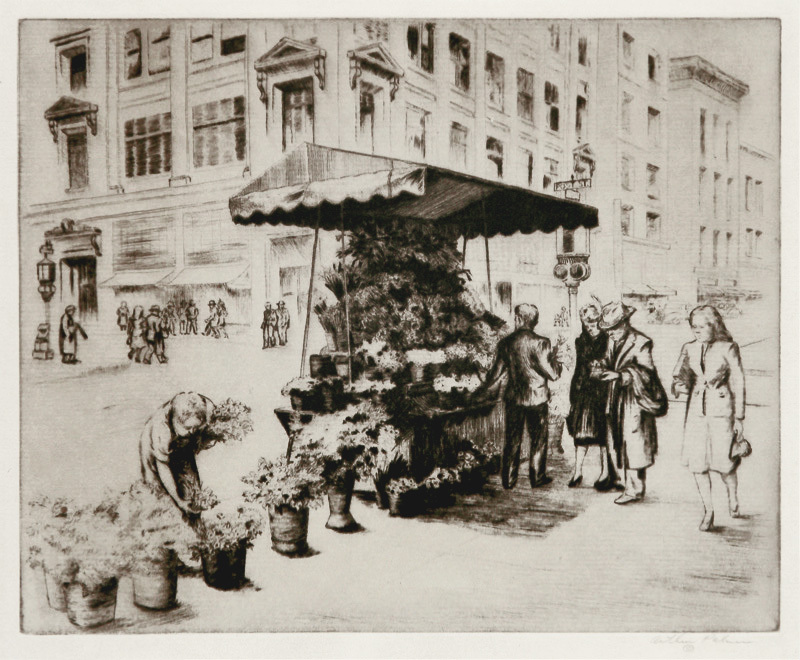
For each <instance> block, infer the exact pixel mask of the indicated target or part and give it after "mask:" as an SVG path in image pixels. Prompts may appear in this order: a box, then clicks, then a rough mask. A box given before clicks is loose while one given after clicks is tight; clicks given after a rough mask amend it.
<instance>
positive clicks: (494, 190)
mask: <svg viewBox="0 0 800 660" xmlns="http://www.w3.org/2000/svg"><path fill="white" fill-rule="evenodd" d="M229 207H230V211H231V217H232V218H233V221H234V222H236V223H238V224H264V223H269V224H271V225H279V224H284V225H295V226H302V227H315V226H317V222H319V227H320V228H321V229H329V230H330V229H340V228H341V222H342V214H343V213H344V215H346V218H347V225H348V227H353V224H354V223H358V222H364V221H370V222H371V221H372V220H374V219H375V218H381V217H395V218H407V219H409V220H430V221H435V222H438V223H453V224H454V225H456V226H457V227H458V229H459V233H460V234H462V235H465V236H466V237H467V238H475V237H477V236H484V235H485V236H488V237H491V236H495V235H497V234H503V235H506V236H509V235H511V234H514V233H516V232H518V231H519V232H522V233H525V234H530V233H531V232H534V231H543V232H552V231H554V230H555V229H556V228H558V227H564V228H566V229H575V228H577V227H588V228H591V227H596V226H597V224H598V221H597V209H595V208H593V207H591V206H586V205H584V204H579V203H576V202H570V201H566V200H563V199H559V198H556V197H551V196H550V195H544V194H542V193H536V192H533V191H531V190H527V189H525V188H518V187H516V186H509V185H506V184H503V183H501V182H498V181H489V180H488V179H481V178H478V177H474V176H469V175H466V174H460V173H458V172H453V171H450V170H445V169H442V168H439V167H433V166H430V165H424V164H420V163H411V162H407V161H403V160H396V159H391V158H384V157H381V156H371V155H368V154H359V153H354V152H350V151H343V150H341V149H332V148H330V147H322V146H319V145H315V144H302V145H301V146H299V147H298V148H297V149H295V150H294V151H292V152H291V153H289V154H287V155H286V156H285V157H284V158H283V159H282V160H281V161H279V162H278V163H276V164H275V165H273V166H272V167H270V168H269V169H268V170H267V171H266V172H264V174H263V175H262V176H260V177H259V178H258V179H256V180H255V181H253V182H252V183H250V185H248V186H247V187H246V188H244V190H242V191H241V192H240V193H239V194H237V195H235V196H234V197H232V198H231V199H230V201H229Z"/></svg>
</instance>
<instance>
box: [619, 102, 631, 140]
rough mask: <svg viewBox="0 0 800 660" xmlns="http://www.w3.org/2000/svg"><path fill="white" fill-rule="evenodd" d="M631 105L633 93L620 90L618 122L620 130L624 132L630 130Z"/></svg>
mask: <svg viewBox="0 0 800 660" xmlns="http://www.w3.org/2000/svg"><path fill="white" fill-rule="evenodd" d="M632 106H633V95H631V94H628V92H622V106H621V108H620V115H619V116H620V123H621V124H622V130H623V131H625V132H626V133H630V132H631V107H632Z"/></svg>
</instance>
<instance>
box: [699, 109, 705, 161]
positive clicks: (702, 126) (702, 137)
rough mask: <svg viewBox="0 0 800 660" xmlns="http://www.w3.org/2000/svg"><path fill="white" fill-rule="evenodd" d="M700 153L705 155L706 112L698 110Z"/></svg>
mask: <svg viewBox="0 0 800 660" xmlns="http://www.w3.org/2000/svg"><path fill="white" fill-rule="evenodd" d="M700 153H701V154H703V155H705V153H706V111H705V108H700Z"/></svg>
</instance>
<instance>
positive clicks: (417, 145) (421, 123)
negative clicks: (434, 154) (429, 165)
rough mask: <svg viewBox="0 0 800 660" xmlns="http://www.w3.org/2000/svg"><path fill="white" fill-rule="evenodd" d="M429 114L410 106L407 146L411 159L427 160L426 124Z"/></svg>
mask: <svg viewBox="0 0 800 660" xmlns="http://www.w3.org/2000/svg"><path fill="white" fill-rule="evenodd" d="M427 116H428V113H427V112H425V111H424V110H421V109H420V108H415V107H414V106H412V105H410V106H408V109H407V110H406V144H407V145H408V154H409V156H411V157H414V158H417V159H419V160H423V159H424V158H425V123H426V121H427Z"/></svg>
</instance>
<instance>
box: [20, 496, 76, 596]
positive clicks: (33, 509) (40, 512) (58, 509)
mask: <svg viewBox="0 0 800 660" xmlns="http://www.w3.org/2000/svg"><path fill="white" fill-rule="evenodd" d="M74 510H75V505H74V503H73V502H72V501H70V500H67V499H65V498H58V499H55V500H51V499H50V498H48V497H46V496H40V497H37V498H35V499H33V500H31V501H30V502H28V511H27V521H26V525H25V531H26V539H27V555H28V557H27V561H28V565H29V566H30V567H31V568H33V569H39V568H41V569H42V573H43V574H44V583H45V589H46V592H47V602H48V604H49V605H50V607H52V608H53V609H55V610H58V611H60V612H65V611H66V609H67V602H66V598H65V595H64V585H63V583H62V581H61V576H63V575H64V574H66V573H67V571H68V568H69V566H70V563H71V559H70V552H69V551H70V538H69V536H68V535H67V534H66V533H65V527H66V525H67V521H68V518H69V516H70V515H72V514H74Z"/></svg>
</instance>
